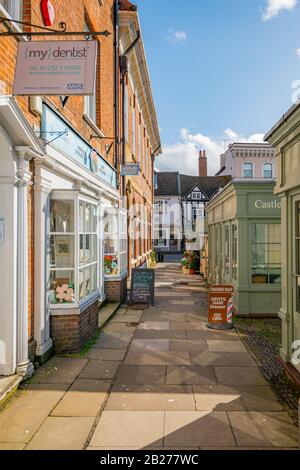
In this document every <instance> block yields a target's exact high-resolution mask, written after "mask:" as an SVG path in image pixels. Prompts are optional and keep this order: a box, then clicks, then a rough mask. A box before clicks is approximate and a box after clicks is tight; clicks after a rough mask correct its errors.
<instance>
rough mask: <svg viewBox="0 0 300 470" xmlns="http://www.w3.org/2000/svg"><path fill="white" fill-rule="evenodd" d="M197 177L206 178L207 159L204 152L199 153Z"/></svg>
mask: <svg viewBox="0 0 300 470" xmlns="http://www.w3.org/2000/svg"><path fill="white" fill-rule="evenodd" d="M199 176H207V157H206V151H205V150H203V151H202V150H200V152H199Z"/></svg>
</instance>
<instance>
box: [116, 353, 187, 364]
mask: <svg viewBox="0 0 300 470" xmlns="http://www.w3.org/2000/svg"><path fill="white" fill-rule="evenodd" d="M190 363H191V361H190V356H189V353H188V352H187V351H159V350H152V351H145V352H140V353H128V354H127V356H126V359H125V364H139V365H169V364H175V365H188V364H190Z"/></svg>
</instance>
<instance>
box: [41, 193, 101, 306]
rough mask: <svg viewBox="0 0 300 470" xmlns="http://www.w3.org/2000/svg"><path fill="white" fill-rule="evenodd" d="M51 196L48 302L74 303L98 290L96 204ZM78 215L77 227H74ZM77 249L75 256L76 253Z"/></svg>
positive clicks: (77, 198) (76, 198)
mask: <svg viewBox="0 0 300 470" xmlns="http://www.w3.org/2000/svg"><path fill="white" fill-rule="evenodd" d="M61 195H62V196H61V198H60V197H58V196H57V197H55V196H54V195H53V197H52V200H51V202H50V237H49V245H50V246H49V248H50V250H49V252H50V253H49V254H50V286H49V296H50V299H49V300H50V303H51V304H52V305H55V304H59V305H60V304H74V303H78V302H79V301H80V300H82V299H84V298H85V297H87V296H88V295H89V294H91V293H92V292H95V291H96V290H97V289H98V266H99V253H98V245H99V243H98V240H99V236H98V216H97V211H98V208H97V205H96V204H92V203H90V202H87V201H84V200H81V199H79V197H76V196H74V198H73V199H70V200H66V196H65V195H63V193H61ZM75 214H78V217H79V220H78V224H75V222H74V221H75ZM77 250H78V253H77Z"/></svg>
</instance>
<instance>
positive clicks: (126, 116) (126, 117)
mask: <svg viewBox="0 0 300 470" xmlns="http://www.w3.org/2000/svg"><path fill="white" fill-rule="evenodd" d="M124 123H125V124H124V126H125V128H124V136H125V140H126V142H127V143H128V140H129V99H128V85H125V90H124Z"/></svg>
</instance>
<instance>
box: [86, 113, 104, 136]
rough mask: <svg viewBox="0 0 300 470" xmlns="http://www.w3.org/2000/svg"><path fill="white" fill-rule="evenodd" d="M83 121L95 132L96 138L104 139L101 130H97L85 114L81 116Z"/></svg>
mask: <svg viewBox="0 0 300 470" xmlns="http://www.w3.org/2000/svg"><path fill="white" fill-rule="evenodd" d="M83 119H84V120H85V122H87V124H88V125H89V126H90V127H91V128H92V129H93V131H94V132H96V134H97V136H99V137H105V135H104V134H103V132H102V131H101V129H99V127H98V126H97V125H96V124H95V123H94V121H93V120H92V119H91V118H90V117H89V116H88V115H87V114H84V115H83Z"/></svg>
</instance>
